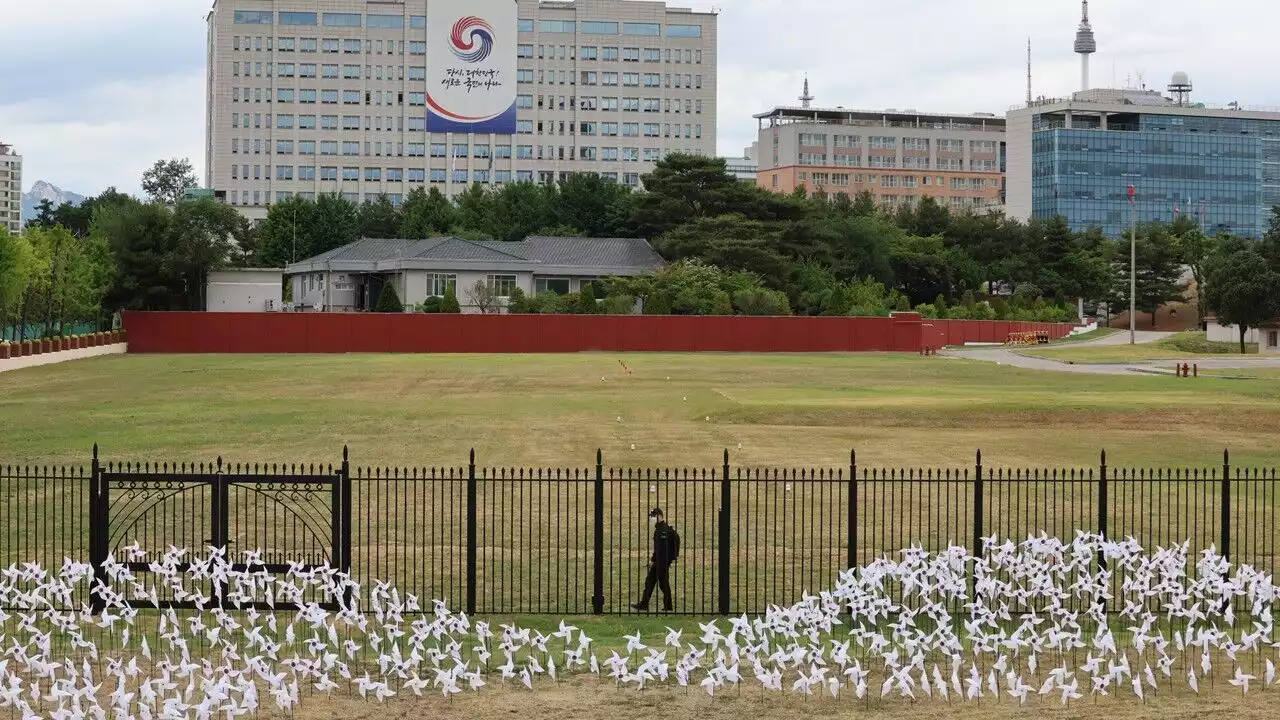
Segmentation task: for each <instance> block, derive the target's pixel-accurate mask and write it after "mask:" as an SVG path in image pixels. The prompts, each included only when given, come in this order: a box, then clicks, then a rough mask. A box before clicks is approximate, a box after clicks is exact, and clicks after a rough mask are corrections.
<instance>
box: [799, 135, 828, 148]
mask: <svg viewBox="0 0 1280 720" xmlns="http://www.w3.org/2000/svg"><path fill="white" fill-rule="evenodd" d="M800 144H801V145H810V146H813V147H826V146H827V136H826V135H825V134H822V133H800Z"/></svg>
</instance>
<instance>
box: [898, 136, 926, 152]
mask: <svg viewBox="0 0 1280 720" xmlns="http://www.w3.org/2000/svg"><path fill="white" fill-rule="evenodd" d="M902 149H903V150H917V151H924V152H929V139H928V138H902Z"/></svg>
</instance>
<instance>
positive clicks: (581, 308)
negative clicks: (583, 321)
mask: <svg viewBox="0 0 1280 720" xmlns="http://www.w3.org/2000/svg"><path fill="white" fill-rule="evenodd" d="M577 312H579V313H581V314H583V315H595V314H597V313H599V312H600V304H599V303H597V302H596V291H595V287H594V285H593V284H592V283H583V284H582V290H581V291H580V292H579V293H578V307H577Z"/></svg>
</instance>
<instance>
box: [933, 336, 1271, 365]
mask: <svg viewBox="0 0 1280 720" xmlns="http://www.w3.org/2000/svg"><path fill="white" fill-rule="evenodd" d="M1173 334H1174V333H1168V332H1153V331H1150V330H1139V331H1138V332H1137V334H1136V337H1135V339H1136V340H1137V342H1138V343H1139V344H1143V343H1152V342H1157V341H1159V340H1163V339H1164V338H1167V337H1169V336H1170V335H1173ZM1128 343H1129V331H1127V330H1125V331H1122V332H1118V333H1113V334H1111V335H1107V336H1106V337H1102V338H1098V339H1096V340H1086V341H1083V342H1079V343H1074V344H1072V345H1069V346H1067V347H1089V346H1097V345H1127V344H1128ZM942 355H943V356H945V357H950V358H958V359H962V360H982V361H986V362H993V363H996V364H997V365H1009V366H1012V367H1018V368H1025V369H1028V370H1049V371H1052V372H1066V373H1084V374H1092V375H1127V374H1129V373H1142V372H1146V373H1149V372H1159V371H1165V372H1169V370H1170V368H1172V366H1173V363H1172V361H1165V362H1154V361H1144V362H1133V363H1114V364H1105V365H1098V364H1095V365H1086V364H1075V363H1068V362H1063V361H1061V360H1050V359H1049V358H1041V357H1033V356H1030V355H1022V354H1020V353H1018V352H1016V351H1013V350H1009V349H1006V348H1003V347H979V348H948V349H945V350H943V351H942ZM1195 362H1196V364H1197V365H1199V366H1200V367H1202V368H1214V369H1230V368H1280V356H1270V357H1259V356H1257V355H1234V356H1233V355H1223V356H1221V357H1215V358H1200V359H1198V360H1196V361H1195Z"/></svg>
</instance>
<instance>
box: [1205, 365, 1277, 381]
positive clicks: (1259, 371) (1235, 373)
mask: <svg viewBox="0 0 1280 720" xmlns="http://www.w3.org/2000/svg"><path fill="white" fill-rule="evenodd" d="M1200 374H1201V375H1206V376H1208V377H1233V378H1257V379H1259V380H1280V368H1274V367H1271V368H1200Z"/></svg>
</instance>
